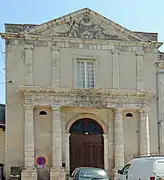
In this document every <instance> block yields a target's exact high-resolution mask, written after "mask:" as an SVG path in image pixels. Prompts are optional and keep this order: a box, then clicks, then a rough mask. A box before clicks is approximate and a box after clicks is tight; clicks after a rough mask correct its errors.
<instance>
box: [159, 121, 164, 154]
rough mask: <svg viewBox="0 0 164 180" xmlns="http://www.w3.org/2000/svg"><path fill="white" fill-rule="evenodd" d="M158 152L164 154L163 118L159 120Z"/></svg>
mask: <svg viewBox="0 0 164 180" xmlns="http://www.w3.org/2000/svg"><path fill="white" fill-rule="evenodd" d="M160 154H164V120H163V119H162V120H161V121H160Z"/></svg>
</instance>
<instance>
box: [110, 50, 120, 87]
mask: <svg viewBox="0 0 164 180" xmlns="http://www.w3.org/2000/svg"><path fill="white" fill-rule="evenodd" d="M112 64H113V71H112V72H113V74H112V75H113V89H118V88H119V52H117V51H112Z"/></svg>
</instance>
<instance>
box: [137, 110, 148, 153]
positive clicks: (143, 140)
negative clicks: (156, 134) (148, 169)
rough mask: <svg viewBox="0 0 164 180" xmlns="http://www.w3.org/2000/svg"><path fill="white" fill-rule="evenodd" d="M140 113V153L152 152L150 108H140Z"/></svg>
mask: <svg viewBox="0 0 164 180" xmlns="http://www.w3.org/2000/svg"><path fill="white" fill-rule="evenodd" d="M139 114H140V116H139V117H140V154H141V155H147V154H150V132H149V119H148V109H147V108H142V109H140V110H139Z"/></svg>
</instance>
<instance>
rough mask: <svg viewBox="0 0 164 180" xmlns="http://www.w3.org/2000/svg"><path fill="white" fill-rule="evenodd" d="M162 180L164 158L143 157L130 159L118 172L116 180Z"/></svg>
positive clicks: (163, 177)
mask: <svg viewBox="0 0 164 180" xmlns="http://www.w3.org/2000/svg"><path fill="white" fill-rule="evenodd" d="M139 179H140V180H159V179H164V156H145V157H139V158H135V159H132V160H131V161H130V162H129V163H127V164H126V165H125V166H124V167H123V168H122V169H120V170H118V174H117V176H116V180H139Z"/></svg>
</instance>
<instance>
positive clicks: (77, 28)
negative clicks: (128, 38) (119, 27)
mask: <svg viewBox="0 0 164 180" xmlns="http://www.w3.org/2000/svg"><path fill="white" fill-rule="evenodd" d="M68 25H69V30H68V31H67V32H66V33H59V34H60V35H61V36H64V37H71V38H83V39H103V40H105V39H106V40H121V39H120V38H119V37H118V36H116V35H109V34H106V33H104V28H102V27H101V26H100V25H99V24H94V22H93V21H92V20H91V18H90V16H89V14H88V13H85V14H84V15H83V17H82V19H81V20H80V21H79V22H75V21H73V22H71V23H68Z"/></svg>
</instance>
